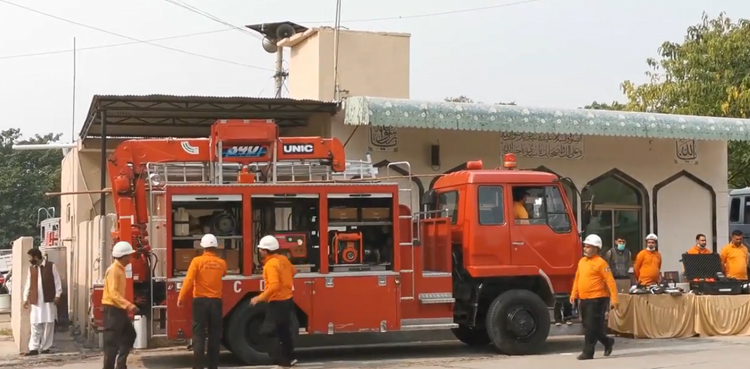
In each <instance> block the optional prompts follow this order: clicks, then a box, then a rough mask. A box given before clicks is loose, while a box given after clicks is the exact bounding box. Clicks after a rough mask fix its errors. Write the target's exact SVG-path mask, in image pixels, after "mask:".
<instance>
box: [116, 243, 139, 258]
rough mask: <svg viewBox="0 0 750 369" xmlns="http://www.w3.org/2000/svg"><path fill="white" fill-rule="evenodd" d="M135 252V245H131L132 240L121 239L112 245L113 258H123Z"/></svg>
mask: <svg viewBox="0 0 750 369" xmlns="http://www.w3.org/2000/svg"><path fill="white" fill-rule="evenodd" d="M134 252H135V250H133V246H130V242H128V241H120V242H118V243H116V244H115V246H114V247H112V257H113V258H121V257H123V256H126V255H131V254H133V253H134Z"/></svg>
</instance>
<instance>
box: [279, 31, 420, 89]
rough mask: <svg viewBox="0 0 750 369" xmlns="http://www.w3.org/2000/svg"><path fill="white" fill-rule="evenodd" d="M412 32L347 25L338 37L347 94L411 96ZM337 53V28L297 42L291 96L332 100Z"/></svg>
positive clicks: (342, 80)
mask: <svg viewBox="0 0 750 369" xmlns="http://www.w3.org/2000/svg"><path fill="white" fill-rule="evenodd" d="M410 37H411V36H410V35H409V34H404V33H387V32H363V31H347V30H342V31H341V32H340V33H339V41H338V42H339V48H338V54H339V59H338V76H339V79H338V83H339V87H340V89H341V90H342V93H341V96H342V97H346V96H355V95H358V96H381V97H393V98H403V99H407V98H409V52H410V43H409V41H410ZM334 54H335V53H334V31H333V29H332V28H320V29H318V31H317V32H316V33H314V34H313V35H312V36H309V37H307V38H306V39H305V40H303V41H301V42H300V43H298V44H296V45H294V46H293V47H291V51H290V58H289V59H290V61H289V65H290V66H289V71H290V72H289V91H290V97H292V98H297V99H315V100H323V101H332V100H333V99H334V59H335V58H334ZM386 55H387V57H384V56H386Z"/></svg>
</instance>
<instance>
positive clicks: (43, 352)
mask: <svg viewBox="0 0 750 369" xmlns="http://www.w3.org/2000/svg"><path fill="white" fill-rule="evenodd" d="M39 353H40V354H49V353H50V351H49V350H42V351H40V352H39Z"/></svg>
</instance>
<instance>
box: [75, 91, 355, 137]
mask: <svg viewBox="0 0 750 369" xmlns="http://www.w3.org/2000/svg"><path fill="white" fill-rule="evenodd" d="M339 108H340V107H339V104H338V103H335V102H325V101H317V100H297V99H289V98H262V97H218V96H172V95H145V96H132V95H131V96H113V95H94V98H93V99H92V100H91V107H90V108H89V112H88V114H87V116H86V122H85V123H84V125H83V128H82V129H81V133H80V137H81V138H83V139H85V138H87V137H99V136H101V134H102V117H104V119H105V122H106V135H107V136H108V137H175V136H179V137H207V136H208V135H209V133H210V132H211V125H212V124H214V122H216V120H218V119H274V120H276V124H278V125H279V126H281V127H285V126H304V125H306V124H307V120H308V119H309V117H310V115H312V114H314V113H328V114H335V113H336V112H338V111H339ZM102 113H104V114H103V115H102Z"/></svg>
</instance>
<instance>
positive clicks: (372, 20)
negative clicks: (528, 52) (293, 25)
mask: <svg viewBox="0 0 750 369" xmlns="http://www.w3.org/2000/svg"><path fill="white" fill-rule="evenodd" d="M539 1H542V0H523V1H516V2H512V3H504V4H497V5H488V6H482V7H477V8H466V9H456V10H447V11H442V12H435V13H424V14H412V15H400V16H392V17H383V18H365V19H351V20H349V19H345V20H343V21H342V22H344V23H366V22H382V21H388V20H402V19H415V18H429V17H438V16H441V15H451V14H460V13H471V12H478V11H482V10H490V9H498V8H507V7H510V6H516V5H523V4H528V3H535V2H539ZM335 22H336V21H335V20H326V21H303V22H300V23H318V24H327V23H335Z"/></svg>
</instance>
